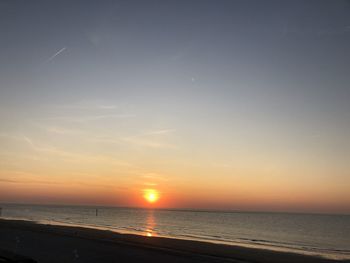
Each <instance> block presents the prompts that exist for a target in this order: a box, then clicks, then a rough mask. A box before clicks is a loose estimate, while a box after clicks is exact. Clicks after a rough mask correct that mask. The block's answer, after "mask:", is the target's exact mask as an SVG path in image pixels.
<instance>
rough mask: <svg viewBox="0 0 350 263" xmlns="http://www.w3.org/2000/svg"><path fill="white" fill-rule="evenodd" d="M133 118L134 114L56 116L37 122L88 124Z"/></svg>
mask: <svg viewBox="0 0 350 263" xmlns="http://www.w3.org/2000/svg"><path fill="white" fill-rule="evenodd" d="M133 117H135V115H134V114H106V115H84V116H56V117H47V118H40V119H37V120H60V121H67V122H89V121H98V120H102V119H111V118H117V119H126V118H133Z"/></svg>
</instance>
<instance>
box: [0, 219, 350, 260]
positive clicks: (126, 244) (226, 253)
mask: <svg viewBox="0 0 350 263" xmlns="http://www.w3.org/2000/svg"><path fill="white" fill-rule="evenodd" d="M6 251H7V252H6ZM10 252H12V253H14V254H16V255H17V254H19V255H23V256H26V257H29V258H32V259H34V260H35V261H37V262H38V263H46V262H50V263H55V262H61V263H62V262H64V263H69V262H91V263H92V262H94V263H95V262H96V263H97V262H128V263H132V262H166V263H171V262H254V263H260V262H261V263H267V262H269V263H275V262H283V263H289V262H305V263H308V262H310V263H312V262H320V263H321V262H325V263H326V262H340V261H335V260H329V259H323V258H318V257H312V256H304V255H299V254H293V253H284V252H275V251H270V250H263V249H255V248H245V247H239V246H229V245H221V244H212V243H206V242H199V241H189V240H178V239H171V238H163V237H146V236H138V235H131V234H119V233H115V232H112V231H106V230H97V229H90V228H83V227H71V226H56V225H44V224H36V223H34V222H28V221H21V220H4V219H0V262H1V253H3V254H4V253H10ZM341 262H350V261H341Z"/></svg>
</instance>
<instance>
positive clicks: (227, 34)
mask: <svg viewBox="0 0 350 263" xmlns="http://www.w3.org/2000/svg"><path fill="white" fill-rule="evenodd" d="M349 13H350V2H349V1H342V0H337V1H311V0H310V1H253V0H248V1H224V0H220V1H213V0H212V1H205V0H203V1H202V0H200V1H199V0H198V1H196V0H190V1H181V0H180V1H169V0H162V1H152V0H149V1H36V0H34V1H17V0H13V1H1V2H0V203H1V202H2V203H38V204H84V205H85V204H91V205H111V206H131V207H149V206H152V207H159V208H160V207H166V208H195V209H215V210H243V211H288V212H322V213H350V191H349V189H350V166H349V163H350V140H349V134H350V103H349V100H350V86H349V83H350V49H349V47H350V16H349ZM150 190H151V191H155V192H156V194H157V197H159V199H158V200H157V201H156V202H153V203H152V204H149V203H148V202H147V200H145V199H144V195H145V192H147V191H150Z"/></svg>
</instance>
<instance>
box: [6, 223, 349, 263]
mask: <svg viewBox="0 0 350 263" xmlns="http://www.w3.org/2000/svg"><path fill="white" fill-rule="evenodd" d="M0 219H5V220H9V221H24V222H29V223H30V222H31V223H35V224H38V225H51V226H66V227H76V228H86V229H93V230H101V231H110V232H113V233H116V234H122V235H135V236H142V237H152V238H154V237H158V238H166V239H175V240H180V241H181V240H187V241H196V242H203V243H209V244H215V245H227V246H231V247H243V248H251V249H257V250H268V251H273V252H281V253H292V254H298V255H306V256H311V257H320V258H325V259H331V260H350V253H348V254H339V252H340V251H341V250H338V251H339V252H338V253H336V252H335V251H332V250H329V251H327V250H322V251H320V250H318V249H315V250H307V249H306V248H305V249H302V248H298V247H288V246H282V245H274V244H261V243H249V242H239V241H236V242H235V241H224V240H215V239H209V238H204V237H203V238H201V237H196V236H186V235H182V236H170V235H162V234H159V233H150V232H148V231H137V230H130V229H119V228H113V227H109V226H97V225H89V224H79V223H70V222H62V221H54V220H31V219H27V218H15V217H1V218H0Z"/></svg>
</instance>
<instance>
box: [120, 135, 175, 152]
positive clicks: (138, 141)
mask: <svg viewBox="0 0 350 263" xmlns="http://www.w3.org/2000/svg"><path fill="white" fill-rule="evenodd" d="M122 140H123V141H125V142H128V143H131V144H134V145H138V146H143V147H150V148H171V149H175V148H177V147H176V145H173V144H169V143H166V142H159V141H155V140H147V139H144V138H138V137H127V138H122Z"/></svg>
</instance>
